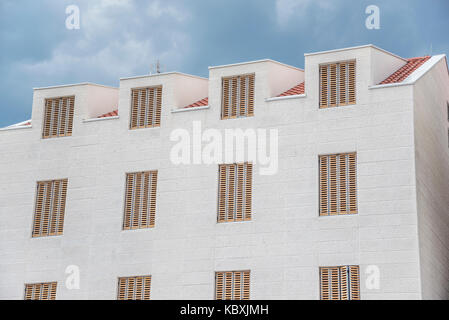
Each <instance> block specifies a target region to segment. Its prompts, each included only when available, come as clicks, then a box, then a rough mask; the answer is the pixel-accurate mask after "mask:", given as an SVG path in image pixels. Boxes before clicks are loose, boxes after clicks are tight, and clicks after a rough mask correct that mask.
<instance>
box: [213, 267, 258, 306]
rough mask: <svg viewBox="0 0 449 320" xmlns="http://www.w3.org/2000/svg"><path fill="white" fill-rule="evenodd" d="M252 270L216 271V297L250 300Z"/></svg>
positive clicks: (219, 298)
mask: <svg viewBox="0 0 449 320" xmlns="http://www.w3.org/2000/svg"><path fill="white" fill-rule="evenodd" d="M249 295H250V271H248V270H247V271H225V272H216V273H215V299H217V300H249Z"/></svg>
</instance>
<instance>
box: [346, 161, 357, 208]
mask: <svg viewBox="0 0 449 320" xmlns="http://www.w3.org/2000/svg"><path fill="white" fill-rule="evenodd" d="M347 158H348V180H349V181H348V182H349V191H348V193H349V213H357V155H356V154H355V153H350V154H348V155H347Z"/></svg>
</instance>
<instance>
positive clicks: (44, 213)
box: [32, 179, 68, 237]
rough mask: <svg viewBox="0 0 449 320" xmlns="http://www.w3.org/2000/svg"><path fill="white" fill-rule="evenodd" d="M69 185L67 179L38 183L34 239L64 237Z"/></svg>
mask: <svg viewBox="0 0 449 320" xmlns="http://www.w3.org/2000/svg"><path fill="white" fill-rule="evenodd" d="M67 183H68V180H67V179H62V180H51V181H39V182H38V183H37V189H36V204H35V209H34V221H33V232H32V236H33V237H43V236H55V235H62V233H63V229H64V215H65V207H66V198H67Z"/></svg>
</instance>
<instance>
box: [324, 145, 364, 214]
mask: <svg viewBox="0 0 449 320" xmlns="http://www.w3.org/2000/svg"><path fill="white" fill-rule="evenodd" d="M356 172H357V160H356V153H343V154H332V155H324V156H320V157H319V176H320V181H319V182H320V216H328V215H337V214H355V213H357V174H356Z"/></svg>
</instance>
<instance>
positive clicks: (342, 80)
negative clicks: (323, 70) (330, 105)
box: [338, 63, 348, 106]
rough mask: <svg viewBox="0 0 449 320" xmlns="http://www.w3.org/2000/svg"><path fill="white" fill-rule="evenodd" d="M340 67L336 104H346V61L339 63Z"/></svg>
mask: <svg viewBox="0 0 449 320" xmlns="http://www.w3.org/2000/svg"><path fill="white" fill-rule="evenodd" d="M339 67H340V69H339V70H338V72H339V86H338V91H339V99H338V105H340V106H344V105H346V104H347V97H348V95H347V93H348V91H347V84H348V76H347V69H348V68H347V64H346V63H340V64H339Z"/></svg>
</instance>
